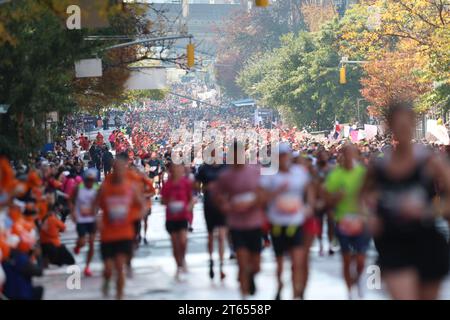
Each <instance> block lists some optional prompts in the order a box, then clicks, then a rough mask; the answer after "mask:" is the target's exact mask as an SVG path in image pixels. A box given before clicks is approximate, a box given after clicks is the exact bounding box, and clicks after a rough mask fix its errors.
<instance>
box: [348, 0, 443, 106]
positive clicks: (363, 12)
mask: <svg viewBox="0 0 450 320" xmlns="http://www.w3.org/2000/svg"><path fill="white" fill-rule="evenodd" d="M448 5H449V4H448V1H446V0H415V1H411V0H392V1H384V0H371V1H369V0H363V1H360V3H359V4H357V5H355V6H353V7H352V8H351V9H350V10H348V11H347V13H346V15H345V17H344V18H343V19H342V21H341V24H342V29H341V30H342V41H341V52H342V54H343V55H347V56H350V57H352V58H354V59H363V60H368V61H369V63H375V64H376V61H377V60H380V59H383V57H384V56H385V55H386V54H389V52H399V57H406V56H407V57H408V59H414V60H415V65H420V66H421V73H420V77H417V76H414V77H413V75H410V78H411V77H413V78H414V79H415V80H417V81H420V82H427V81H428V82H437V83H440V84H441V85H440V86H434V87H432V86H429V87H428V90H427V91H426V92H422V94H423V96H421V97H418V99H416V105H417V107H418V108H419V109H420V110H422V111H426V110H427V109H429V108H430V107H433V106H435V105H440V106H441V107H442V109H443V110H444V111H445V110H448V109H449V108H450V105H449V104H448V103H449V102H450V91H449V90H448V88H450V77H449V76H448V75H449V74H450V55H449V54H448V53H449V52H450V11H449V7H448ZM378 66H379V67H381V65H379V64H378ZM398 71H400V72H403V71H404V70H398ZM402 76H404V74H403V73H402ZM369 83H370V81H369V82H367V84H369Z"/></svg>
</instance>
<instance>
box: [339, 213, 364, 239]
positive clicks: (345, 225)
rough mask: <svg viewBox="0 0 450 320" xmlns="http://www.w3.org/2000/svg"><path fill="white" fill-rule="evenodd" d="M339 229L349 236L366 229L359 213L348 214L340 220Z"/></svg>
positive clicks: (358, 233)
mask: <svg viewBox="0 0 450 320" xmlns="http://www.w3.org/2000/svg"><path fill="white" fill-rule="evenodd" d="M339 230H340V231H341V232H342V233H343V234H345V235H347V236H357V235H360V234H361V233H363V231H364V221H363V219H362V218H361V217H360V216H359V215H357V214H346V215H345V216H344V217H343V218H342V220H341V221H340V222H339Z"/></svg>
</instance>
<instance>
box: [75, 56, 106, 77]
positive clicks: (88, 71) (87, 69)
mask: <svg viewBox="0 0 450 320" xmlns="http://www.w3.org/2000/svg"><path fill="white" fill-rule="evenodd" d="M102 75H103V70H102V59H83V60H79V61H76V62H75V76H76V77H77V78H91V77H101V76H102Z"/></svg>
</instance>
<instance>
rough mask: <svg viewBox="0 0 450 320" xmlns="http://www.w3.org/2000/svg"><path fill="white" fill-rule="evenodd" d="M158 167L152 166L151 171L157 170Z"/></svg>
mask: <svg viewBox="0 0 450 320" xmlns="http://www.w3.org/2000/svg"><path fill="white" fill-rule="evenodd" d="M156 169H158V167H150V171H151V172H155V171H156Z"/></svg>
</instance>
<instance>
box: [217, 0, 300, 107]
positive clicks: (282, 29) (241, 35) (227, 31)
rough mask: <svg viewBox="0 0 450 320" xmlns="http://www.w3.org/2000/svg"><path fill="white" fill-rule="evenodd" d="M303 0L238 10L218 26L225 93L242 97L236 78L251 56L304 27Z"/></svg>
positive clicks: (219, 65)
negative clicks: (285, 35) (283, 36)
mask: <svg viewBox="0 0 450 320" xmlns="http://www.w3.org/2000/svg"><path fill="white" fill-rule="evenodd" d="M303 1H304V0H280V1H276V2H274V3H273V4H272V5H271V6H270V7H268V8H265V9H261V8H253V9H251V10H250V11H248V12H247V11H245V12H240V13H236V15H234V16H233V17H231V18H230V19H229V20H228V21H226V22H225V23H224V25H223V26H222V27H220V28H217V39H216V42H217V59H216V68H215V73H216V79H217V82H218V84H219V86H220V87H221V88H222V90H223V92H224V93H225V94H226V95H227V96H229V97H232V98H239V97H242V95H243V92H242V91H241V90H240V88H239V86H237V85H236V78H237V75H238V74H239V71H240V70H242V68H243V67H244V65H245V64H246V62H247V61H248V59H249V58H250V57H253V56H255V55H257V54H263V53H264V52H266V51H268V50H271V49H273V48H275V47H277V46H279V45H280V37H281V36H282V35H283V34H286V33H288V32H298V31H299V30H302V29H305V25H304V22H303V17H302V13H301V9H300V6H301V4H302V3H303Z"/></svg>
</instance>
